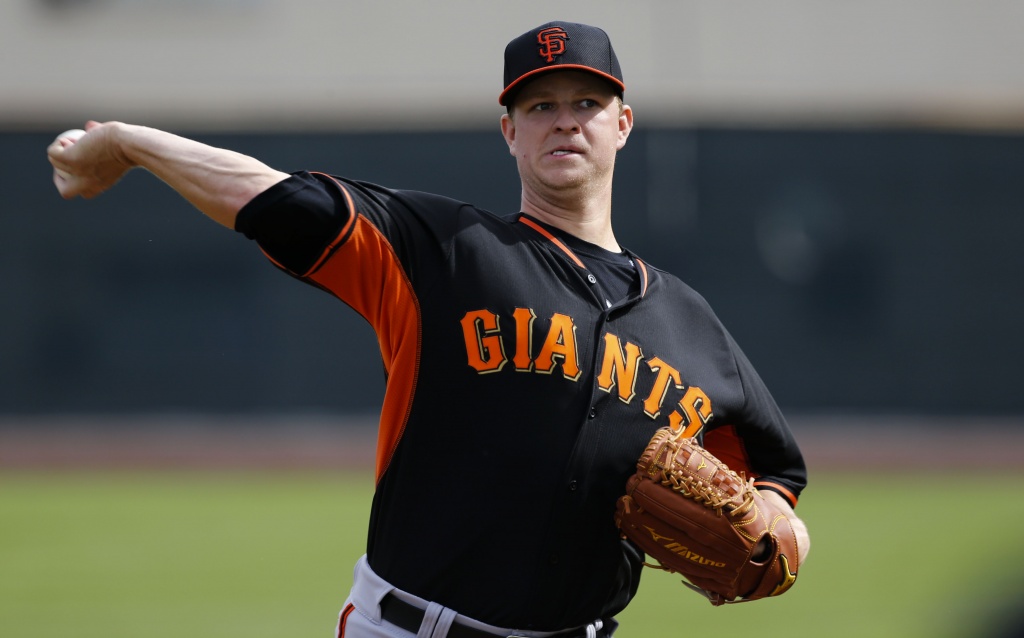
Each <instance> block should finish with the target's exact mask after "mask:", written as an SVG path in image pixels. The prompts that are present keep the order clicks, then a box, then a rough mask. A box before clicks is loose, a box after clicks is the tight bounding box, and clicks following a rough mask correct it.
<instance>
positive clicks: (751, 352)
mask: <svg viewBox="0 0 1024 638" xmlns="http://www.w3.org/2000/svg"><path fill="white" fill-rule="evenodd" d="M554 19H559V20H569V21H577V22H586V23H590V24H595V25H598V26H601V27H603V28H604V29H605V30H606V31H608V33H609V34H610V36H611V38H612V41H613V43H614V45H615V48H616V51H617V53H618V57H619V59H620V62H621V63H622V67H623V72H624V74H625V79H626V85H627V91H626V101H627V102H628V103H629V104H630V105H631V106H632V107H633V109H634V114H635V118H636V128H635V130H634V132H633V134H632V136H631V137H630V140H629V143H628V145H627V147H626V148H625V149H624V150H623V151H622V152H621V153H620V156H619V160H618V162H619V165H618V170H617V173H616V184H615V201H614V211H615V212H614V221H615V225H616V230H617V236H618V239H619V240H620V242H621V243H622V244H624V245H626V246H628V247H629V248H631V249H632V250H634V251H636V252H637V253H639V254H640V255H642V256H645V257H646V258H647V260H648V261H649V262H650V263H652V264H654V265H656V266H658V267H661V268H663V269H666V270H669V271H671V272H673V273H675V274H677V275H679V276H680V277H681V278H682V279H684V280H685V281H687V282H688V283H690V284H691V285H692V286H693V287H695V288H696V289H697V290H698V291H699V292H701V293H702V294H703V295H704V296H705V297H707V299H708V300H709V301H710V303H711V305H712V306H713V307H714V308H715V309H716V311H717V312H718V314H719V315H720V316H721V318H722V319H723V321H724V322H725V324H726V325H727V326H728V327H729V328H730V330H731V331H732V333H733V334H734V336H735V337H736V338H737V340H738V341H739V343H740V344H741V346H743V348H744V350H745V351H746V353H747V355H748V356H749V357H750V359H751V360H752V361H753V363H754V365H755V366H756V367H757V369H758V370H759V372H760V374H761V375H762V377H764V379H765V380H766V382H767V384H768V386H769V388H771V389H772V391H773V393H774V395H775V397H776V399H777V400H778V402H779V404H780V405H781V406H782V408H783V410H784V411H785V412H786V413H787V414H788V415H789V417H790V419H791V421H792V425H793V429H794V430H795V431H796V432H797V435H798V438H800V440H801V442H802V444H803V445H804V446H805V452H806V454H807V457H808V465H809V468H810V470H811V477H812V488H813V485H814V479H815V477H816V476H821V475H822V474H825V475H834V477H838V478H834V477H833V478H831V479H830V480H831V481H832V482H831V484H832V485H833V486H838V487H837V488H835V489H849V487H850V486H851V485H853V484H855V483H857V481H858V480H859V479H860V478H862V477H863V476H864V475H866V474H868V473H872V474H873V473H874V472H875V470H876V469H877V468H878V467H881V466H883V465H884V464H885V463H887V462H900V463H906V464H907V465H908V466H909V467H911V468H914V470H915V471H917V470H920V469H925V470H930V471H933V472H934V473H935V474H936V475H945V476H948V475H950V473H956V472H963V473H965V474H968V475H970V476H972V477H978V476H985V477H987V476H990V475H991V476H998V477H1000V478H999V480H998V481H997V480H993V481H992V482H993V483H998V484H1000V485H1003V486H1006V485H1009V484H1013V481H1016V482H1017V483H1021V482H1024V480H1022V478H1021V476H1022V474H1024V473H1022V472H1021V470H1022V469H1024V428H1022V427H1021V426H1022V425H1024V392H1021V390H1020V385H1021V383H1022V382H1024V375H1022V373H1021V365H1022V364H1021V361H1022V357H1024V337H1022V336H1021V326H1022V325H1024V251H1022V250H1021V249H1020V243H1021V240H1022V238H1024V180H1021V179H1020V173H1021V171H1022V169H1024V65H1021V62H1020V61H1021V60H1022V59H1024V37H1021V33H1022V27H1024V3H1020V2H1017V1H1015V0H993V1H991V2H986V3H984V4H979V3H969V2H959V1H955V0H905V1H900V2H891V1H888V2H882V1H880V0H868V1H865V2H857V3H834V2H816V1H813V0H803V1H797V0H794V1H780V2H770V3H769V2H757V1H737V2H712V1H697V0H671V1H670V0H634V1H631V2H629V3H624V2H611V1H590V2H585V1H582V0H576V1H574V0H565V1H562V2H558V3H555V4H552V3H551V2H537V1H534V0H523V1H520V2H516V3H483V2H469V1H468V0H438V1H436V2H413V1H410V0H394V1H384V2H378V3H351V2H336V1H328V0H5V1H4V2H3V3H2V4H0V60H2V63H0V180H2V183H3V192H4V200H3V203H2V205H0V299H2V302H0V303H2V308H3V312H2V313H0V472H2V473H0V481H3V480H4V479H5V477H6V479H7V482H6V485H7V486H8V487H10V486H11V485H14V484H16V483H17V481H14V479H12V477H17V476H23V473H25V472H28V473H29V474H32V473H36V472H44V471H53V470H55V469H59V470H60V471H61V472H74V471H79V470H81V469H82V468H87V469H89V470H90V471H97V470H99V471H105V470H107V469H111V468H121V469H123V468H134V469H138V468H150V469H152V468H160V469H175V468H192V469H208V468H211V467H213V468H245V469H253V468H256V469H265V468H282V467H286V468H290V469H295V468H319V469H326V470H330V469H336V468H339V467H344V468H350V469H351V468H361V469H365V468H368V467H369V464H370V463H372V460H371V459H372V453H371V452H369V451H368V448H369V447H371V446H372V444H373V436H374V429H373V428H374V417H375V416H376V410H377V407H378V405H379V402H380V399H381V397H382V394H383V370H382V366H381V364H380V357H379V354H378V351H377V347H376V342H375V340H374V338H373V336H372V333H371V332H370V330H369V328H368V327H367V326H366V324H365V323H364V322H363V321H362V319H360V318H359V317H358V316H356V314H355V313H354V312H352V311H351V310H349V309H348V308H346V307H345V306H344V305H343V304H341V303H339V302H338V301H336V300H334V299H332V298H330V297H328V296H327V295H325V294H323V293H321V292H319V291H317V290H314V289H313V288H311V287H307V286H303V285H300V284H298V283H296V282H295V281H293V280H291V279H289V278H288V277H287V276H285V275H284V274H282V273H281V272H279V271H277V270H276V269H274V268H273V267H272V266H270V265H269V263H268V262H266V261H265V260H264V259H263V258H262V256H261V255H260V253H259V251H258V250H257V248H256V246H255V245H254V244H251V243H250V242H248V241H247V240H245V239H244V238H243V237H241V236H238V235H235V234H234V233H232V232H230V231H227V230H225V229H223V228H221V227H219V226H217V225H216V224H214V223H213V222H210V221H209V220H207V219H205V218H203V217H202V216H201V215H200V214H198V213H196V212H195V211H193V210H192V209H191V208H190V207H189V206H188V205H187V204H186V203H185V202H184V200H182V199H180V198H179V197H178V196H177V195H175V194H174V193H173V191H171V190H170V189H168V188H167V187H166V186H164V185H162V184H160V183H159V181H158V180H156V179H155V178H153V177H152V176H151V175H148V174H145V173H142V172H134V173H131V174H129V175H128V176H127V177H126V178H125V179H124V180H123V182H122V183H121V184H120V185H119V186H118V187H117V188H115V189H114V190H112V191H110V192H109V193H107V194H105V195H103V196H102V197H100V198H98V199H96V200H92V201H82V200H77V201H70V202H66V201H63V200H61V199H60V197H59V196H58V195H57V193H56V191H55V189H54V188H53V187H52V184H51V177H50V167H49V164H48V163H47V161H46V157H45V148H46V146H47V144H49V142H50V141H51V140H52V139H53V137H54V136H55V135H56V134H57V133H59V132H61V131H63V130H65V129H69V128H79V127H81V126H82V125H83V124H84V122H85V121H86V120H88V119H96V120H101V121H103V120H123V121H129V122H133V123H138V124H146V125H150V126H155V127H158V128H165V129H168V130H171V131H173V132H176V133H179V134H182V135H185V136H188V137H193V138H195V139H199V140H201V141H204V142H207V143H210V144H213V145H216V146H223V147H227V148H231V149H234V150H237V151H240V152H243V153H247V154H250V155H253V156H256V157H258V158H260V159H262V160H263V161H265V162H266V163H268V164H270V165H272V166H274V167H275V168H279V169H281V170H285V171H291V170H301V169H310V170H319V171H324V172H330V173H336V174H342V175H346V176H350V177H354V178H359V179H365V180H368V181H373V182H377V183H381V184H384V185H387V186H393V187H402V188H412V189H422V190H429V191H433V192H438V193H442V194H446V195H449V196H452V197H456V198H460V199H464V200H467V201H470V202H473V203H475V204H477V205H479V206H481V207H483V208H488V209H490V210H493V211H495V212H499V213H509V212H514V211H515V210H516V208H517V206H518V202H519V186H518V178H517V176H516V172H515V165H514V162H513V160H512V158H511V157H509V155H508V153H507V150H506V147H505V145H504V142H503V140H502V139H501V136H500V134H499V129H498V118H499V117H500V115H501V113H502V112H503V109H502V107H499V106H498V104H497V95H498V93H499V92H500V90H501V82H502V75H501V74H502V52H503V49H504V45H505V43H506V42H507V41H508V40H510V39H511V38H513V37H515V36H517V35H518V34H520V33H522V32H524V31H526V30H528V29H529V28H531V27H533V26H536V25H537V24H540V23H543V22H547V21H549V20H554ZM869 443H873V444H879V443H881V444H882V448H883V449H884V450H886V451H885V452H876V453H875V454H874V456H872V457H869V458H866V459H865V458H864V457H863V456H862V455H860V453H861V452H862V451H863V449H864V448H865V445H866V444H869ZM366 471H370V470H368V469H367V470H366ZM1006 476H1009V477H1011V479H1010V482H1009V483H1008V482H1007V480H1006V479H1005V477H1006ZM824 484H825V485H829V484H830V483H829V480H825V481H824ZM986 484H987V483H986ZM11 489H13V488H11ZM819 494H820V497H819V498H820V499H821V501H824V500H826V496H825V491H824V490H823V491H822V492H819ZM814 495H815V492H814V491H813V489H812V490H809V491H808V492H807V494H806V496H805V502H806V503H807V505H806V507H807V508H808V509H807V510H803V511H807V512H808V513H807V516H808V519H812V522H813V518H814V517H813V512H815V510H814V509H813V508H814V504H813V503H814V500H813V499H814V498H815V496H814ZM12 502H13V501H12ZM819 502H820V501H819ZM1002 505H1003V508H1004V509H1003V510H1002V512H1001V514H1000V518H999V519H998V520H993V521H992V522H991V524H992V528H991V529H995V528H997V527H998V528H999V529H1001V530H1006V529H1011V530H1012V529H1016V530H1018V531H1021V530H1024V510H1022V506H1021V505H1019V499H1015V500H1013V501H1012V502H1010V503H1009V504H1007V503H1006V502H1003V503H1002ZM869 507H870V506H869ZM14 511H15V510H14V509H9V510H8V513H7V515H8V516H10V517H13V516H14V514H13V513H12V512H14ZM3 516H5V513H4V511H3V510H2V509H0V517H3ZM820 516H821V517H822V518H824V517H825V513H824V512H822V513H821V514H820ZM10 522H11V521H10V520H7V521H4V520H3V519H2V518H0V524H4V525H9V524H10ZM351 524H352V525H354V526H355V528H356V529H357V530H361V529H362V527H361V526H364V525H365V518H363V517H362V513H360V516H358V517H356V518H355V520H354V522H352V523H351ZM818 524H819V525H821V526H822V527H824V528H826V529H827V528H828V525H834V526H836V528H837V529H842V528H843V526H842V525H840V524H839V522H837V521H825V520H821V521H819V522H818ZM811 527H812V533H813V531H814V525H813V524H812V525H811ZM984 529H985V530H987V529H989V528H984ZM2 533H3V532H2V531H0V534H2ZM26 534H27V532H26ZM357 536H358V535H357ZM3 538H4V537H3V536H0V540H2V539H3ZM12 538H13V537H8V541H9V543H8V549H9V553H8V557H10V556H12V555H14V552H16V551H17V547H18V545H17V543H16V542H15V541H14V540H12ZM19 538H20V537H19ZM815 542H816V543H817V544H818V546H819V547H821V548H822V549H821V550H820V553H821V554H822V558H821V559H820V560H821V561H822V562H821V563H819V565H821V567H820V569H821V572H822V573H823V574H824V572H827V571H828V567H827V562H826V561H825V556H827V555H828V554H827V551H828V550H827V548H828V547H829V540H828V538H827V537H824V538H819V539H818V540H816V541H815ZM879 542H883V543H884V542H886V540H885V539H880V541H879ZM980 545H981V546H982V547H985V548H986V550H987V551H989V552H991V553H998V552H997V550H998V548H997V547H994V546H993V545H992V544H991V543H985V542H984V541H982V542H981V543H980ZM897 546H899V547H903V548H907V551H912V548H913V547H914V542H912V541H906V542H904V543H903V544H898V545H897ZM835 547H836V549H837V551H838V543H837V544H836V546H835ZM0 551H2V545H0ZM897 553H898V552H897ZM0 556H3V554H0ZM900 560H901V557H900V556H896V557H895V558H894V560H893V561H890V562H888V563H886V564H887V565H889V566H890V567H892V568H893V569H896V570H899V569H900V568H899V567H898V565H899V563H900ZM340 562H341V564H342V567H341V570H340V571H341V572H343V573H344V572H347V570H348V565H349V564H350V562H351V561H350V560H349V557H347V556H345V557H343V558H342V559H341V561H340ZM996 562H998V561H996ZM26 564H27V563H26ZM977 564H978V569H979V571H978V573H976V574H974V576H973V577H974V578H977V579H978V580H979V581H985V582H988V583H989V585H990V586H993V587H994V586H995V585H991V583H993V582H997V583H999V585H998V587H997V588H998V589H999V592H1000V596H1002V597H1006V598H1007V600H1010V601H1011V602H1012V599H1013V598H1014V597H1015V592H1017V591H1019V587H1018V585H1019V584H1020V582H1021V578H1020V576H1021V575H1022V574H1024V565H1022V561H1021V559H1019V558H1017V557H1016V556H1014V559H1012V560H1010V561H1008V562H1006V561H1003V562H1002V563H1000V564H999V565H998V567H999V569H998V570H997V571H998V574H999V576H998V578H995V580H993V574H992V573H991V571H989V570H990V569H994V567H992V563H991V562H990V561H989V560H988V559H984V560H979V562H978V563H977ZM3 571H4V569H3V565H2V564H0V574H2V573H3ZM8 573H10V572H8ZM346 575H347V574H346ZM872 576H873V577H874V578H875V579H876V582H878V581H879V580H880V581H884V580H886V578H887V577H888V576H887V575H882V576H881V577H879V574H872ZM2 578H3V576H0V579H2ZM54 578H57V576H56V575H55V576H54ZM925 579H926V577H924V576H922V577H921V581H920V582H917V583H915V584H911V585H909V587H910V588H915V587H916V586H917V585H920V584H922V582H923V581H924V580H925ZM1006 583H1012V584H1013V586H1010V585H1006ZM0 585H2V586H3V587H5V588H6V589H4V591H5V592H8V593H11V592H14V593H24V588H19V587H18V586H17V583H15V582H13V581H8V582H7V583H6V584H3V583H2V581H0ZM343 589H344V588H343ZM947 593H949V594H950V595H952V594H953V592H947ZM893 595H895V592H894V593H893ZM1000 596H993V595H992V594H991V593H989V594H986V595H985V600H986V601H987V602H986V605H983V606H980V607H977V608H972V607H971V605H969V604H964V605H962V606H963V607H964V609H962V610H961V611H963V613H962V614H961V615H959V616H956V617H955V618H954V619H952V620H949V622H946V623H945V624H944V629H945V630H947V631H949V632H951V633H949V635H995V634H994V633H993V632H995V631H997V629H993V628H991V627H989V625H986V627H987V628H986V629H984V630H982V629H979V628H978V627H979V626H978V625H976V624H975V619H976V617H977V616H978V615H984V616H985V617H986V618H999V619H1002V618H1003V612H1002V611H1001V610H1002V607H1000V605H1001V604H1002V603H999V604H996V603H993V602H992V601H993V600H996V601H997V602H998V601H1002V600H1003V598H1002V597H1000ZM865 600H867V599H865ZM855 601H856V598H855V596H854V598H853V599H852V600H851V601H850V602H848V607H847V608H848V609H853V608H856V607H857V606H858V605H857V603H856V602H855ZM923 604H925V605H928V604H934V605H936V606H938V607H941V608H943V609H946V610H947V611H948V609H949V606H948V605H946V603H943V602H934V600H933V601H931V602H929V601H925V602H924V603H923ZM1007 604H1009V603H1007ZM9 605H10V606H9V607H7V608H3V607H0V633H4V635H34V634H31V632H26V630H25V628H24V627H20V626H19V627H20V628H19V630H18V632H17V633H9V634H8V633H7V632H4V630H3V622H4V619H5V616H4V615H3V614H4V613H6V614H8V615H7V616H6V618H7V619H8V621H9V622H11V623H13V622H15V621H16V619H18V618H23V616H19V615H18V613H17V612H16V611H14V607H16V606H17V603H9ZM1008 608H1009V607H1007V609H1008ZM41 609H44V610H45V609H46V606H45V605H43V606H42V607H41ZM956 609H960V607H956ZM972 609H973V611H972ZM979 610H984V613H982V611H979ZM702 611H703V610H702ZM917 611H918V612H919V611H920V610H919V609H918V610H917ZM705 613H706V612H705ZM915 613H917V612H915ZM43 615H45V614H43ZM51 615H52V614H51ZM947 620H948V619H947ZM1000 623H1002V620H1000V621H999V622H995V621H993V622H992V623H989V624H990V625H992V627H997V626H998V627H1001V626H1002V624H1000ZM1006 623H1011V624H1012V621H1010V620H1007V621H1006ZM1007 626H1009V625H1007ZM250 629H251V628H250ZM862 629H863V628H861V627H860V626H859V625H856V624H855V623H854V624H851V625H850V631H851V634H850V635H860V634H857V633H855V632H859V631H862ZM906 631H907V630H906V629H905V627H904V626H902V625H900V629H893V630H892V631H891V632H888V633H887V632H886V631H885V630H884V629H883V630H880V629H879V628H878V627H874V628H873V629H871V630H870V633H871V635H902V636H907V635H914V634H913V633H912V632H911V633H906ZM954 631H960V632H961V633H953V632H954ZM927 632H928V633H927V634H926V635H939V633H936V629H935V627H930V628H929V629H928V630H927ZM840 633H841V632H840ZM840 633H836V632H835V628H833V632H832V633H831V634H829V633H820V627H817V626H816V625H815V626H808V629H807V634H806V635H840ZM940 633H941V632H940ZM41 635H42V634H41ZM105 635H114V633H111V631H110V628H109V627H108V628H107V631H106V634H105ZM193 635H195V634H193ZM250 635H252V634H251V633H250ZM293 635H294V634H293ZM787 635H793V632H792V631H790V632H789V633H788V634H787ZM798 635H802V634H799V633H798Z"/></svg>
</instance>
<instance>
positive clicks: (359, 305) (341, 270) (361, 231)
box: [307, 213, 422, 481]
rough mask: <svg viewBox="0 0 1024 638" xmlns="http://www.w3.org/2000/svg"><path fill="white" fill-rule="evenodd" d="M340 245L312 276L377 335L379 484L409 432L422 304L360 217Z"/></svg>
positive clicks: (382, 239)
mask: <svg viewBox="0 0 1024 638" xmlns="http://www.w3.org/2000/svg"><path fill="white" fill-rule="evenodd" d="M353 219H354V222H353V226H352V230H351V233H349V234H348V236H347V238H345V240H344V242H343V243H342V244H341V246H340V247H338V249H337V250H336V251H334V252H333V253H332V254H330V255H329V256H328V258H327V259H326V260H324V262H323V264H322V265H321V266H320V267H319V269H318V270H316V272H315V273H313V274H312V275H310V276H309V277H307V279H309V280H310V281H311V282H314V283H316V284H317V285H319V286H321V287H322V288H325V289H326V290H328V291H330V292H331V293H333V294H334V295H336V296H337V297H338V298H339V299H341V300H342V301H344V302H345V303H347V304H348V305H349V306H351V307H352V308H353V309H354V310H355V311H356V312H358V313H359V314H360V315H362V316H363V318H365V319H366V320H367V321H368V322H369V323H370V325H371V326H372V327H373V330H374V332H376V334H377V343H378V345H379V346H380V353H381V358H382V359H383V361H384V369H385V371H386V373H387V387H386V388H385V391H384V403H383V405H382V408H381V415H380V430H379V432H378V434H377V480H378V481H380V479H381V477H382V476H383V475H384V472H385V471H386V470H387V468H388V465H389V464H390V463H391V457H392V456H393V455H394V452H395V449H396V448H397V447H398V442H399V441H400V440H401V438H402V434H403V433H404V432H405V426H406V424H407V423H408V421H409V412H410V410H411V408H412V399H413V394H414V393H415V391H416V381H417V378H418V375H419V367H420V349H421V347H422V343H421V339H422V324H421V321H420V306H419V300H418V299H417V298H416V294H415V292H414V291H413V288H412V283H411V282H410V281H409V279H408V277H407V276H406V274H405V270H404V269H403V268H402V264H401V262H400V261H399V259H398V255H396V254H395V251H394V249H393V247H392V246H391V244H390V243H389V242H388V240H387V238H385V237H384V235H383V234H381V232H380V231H379V230H378V229H377V227H376V226H374V225H373V224H371V223H370V222H369V221H368V220H367V219H366V218H364V217H362V216H361V215H359V214H358V213H355V214H354V217H353Z"/></svg>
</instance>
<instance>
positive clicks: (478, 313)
mask: <svg viewBox="0 0 1024 638" xmlns="http://www.w3.org/2000/svg"><path fill="white" fill-rule="evenodd" d="M536 319H537V315H536V313H535V312H534V311H533V310H532V309H529V308H516V309H515V311H514V312H513V313H512V320H513V322H514V324H515V331H514V332H515V352H514V353H513V356H512V365H513V367H514V368H515V369H516V370H517V371H519V372H538V373H540V374H551V373H553V372H554V370H555V367H556V366H558V365H561V367H562V376H563V377H565V378H566V379H569V380H570V381H579V378H580V376H581V375H582V373H583V371H582V369H581V368H580V364H579V352H578V350H577V347H576V324H575V322H573V320H572V317H570V316H568V315H563V314H561V313H557V312H556V313H554V314H553V315H551V325H550V327H549V328H548V331H547V334H546V335H545V337H544V341H543V344H542V345H541V347H540V352H539V353H537V356H536V357H534V356H533V344H534V324H535V322H536ZM461 323H462V334H463V337H464V338H465V341H466V358H467V363H468V364H469V366H470V367H471V368H473V369H474V370H476V371H477V372H478V373H479V374H488V373H491V372H498V371H500V370H501V369H502V368H504V367H505V364H506V363H508V360H509V359H508V356H507V355H506V353H505V343H504V338H503V337H502V334H501V327H500V317H499V316H498V315H497V314H496V313H493V312H491V311H489V310H474V311H471V312H467V313H466V315H465V316H464V317H463V318H462V322H461ZM642 361H644V354H643V350H641V348H640V346H638V345H636V344H634V343H630V342H628V341H627V342H626V343H625V344H623V343H622V341H621V340H620V339H619V337H617V336H616V335H614V334H612V333H610V332H608V333H605V335H604V357H603V359H602V361H601V366H600V370H599V373H598V375H597V387H599V388H600V389H601V390H603V391H605V392H608V393H609V394H610V393H612V392H613V391H614V392H615V393H616V396H617V397H618V399H619V400H620V401H622V402H623V403H626V404H629V403H632V402H633V398H634V397H635V396H636V384H637V380H638V379H639V378H640V376H641V373H642V370H643V366H641V365H640V364H641V362H642ZM646 364H647V369H648V370H650V372H651V373H652V374H653V375H654V381H653V383H652V384H651V390H650V392H649V393H648V394H647V397H646V398H645V399H644V400H643V403H642V408H643V411H644V414H646V415H647V416H648V417H650V418H651V419H657V418H658V417H659V416H660V415H661V410H662V407H663V405H664V402H665V398H666V397H667V396H668V392H669V389H670V388H672V389H675V390H676V392H677V393H681V394H682V398H680V399H679V400H678V401H677V402H676V404H675V405H674V406H673V409H672V411H671V412H669V414H668V417H667V418H668V424H669V426H670V427H671V428H672V429H673V430H674V431H675V432H678V433H679V434H680V435H681V436H683V437H692V436H696V435H697V434H699V433H700V431H701V430H703V429H704V426H705V425H707V423H708V422H709V421H710V420H711V417H712V414H713V412H712V407H711V399H710V398H709V397H708V395H707V394H706V393H705V392H704V391H703V390H701V389H700V388H698V387H697V386H693V385H691V386H687V385H685V384H684V383H683V382H682V375H681V374H680V372H679V370H678V369H676V368H674V367H672V366H670V365H668V364H667V363H665V361H663V360H662V359H661V358H659V357H653V358H651V359H650V360H648V361H647V362H646Z"/></svg>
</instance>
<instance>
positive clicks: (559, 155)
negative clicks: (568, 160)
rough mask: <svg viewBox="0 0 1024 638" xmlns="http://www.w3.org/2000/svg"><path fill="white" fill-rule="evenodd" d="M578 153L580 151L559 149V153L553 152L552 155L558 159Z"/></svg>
mask: <svg viewBox="0 0 1024 638" xmlns="http://www.w3.org/2000/svg"><path fill="white" fill-rule="evenodd" d="M578 152H579V151H573V150H569V149H564V148H563V149H558V150H557V151H551V154H552V155H555V156H557V157H561V156H563V155H575V154H577V153H578Z"/></svg>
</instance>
